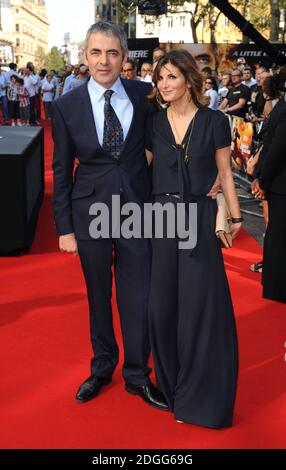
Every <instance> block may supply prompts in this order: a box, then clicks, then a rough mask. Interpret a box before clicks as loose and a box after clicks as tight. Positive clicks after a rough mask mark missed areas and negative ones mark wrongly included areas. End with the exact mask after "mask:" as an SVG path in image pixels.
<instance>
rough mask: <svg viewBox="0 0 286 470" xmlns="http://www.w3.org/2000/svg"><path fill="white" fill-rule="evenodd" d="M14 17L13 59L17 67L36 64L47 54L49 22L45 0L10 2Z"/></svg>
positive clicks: (17, 0)
mask: <svg viewBox="0 0 286 470" xmlns="http://www.w3.org/2000/svg"><path fill="white" fill-rule="evenodd" d="M11 8H12V13H13V17H14V58H15V62H16V64H17V66H18V67H23V66H25V65H26V63H27V62H33V63H35V64H36V63H37V61H38V58H39V55H40V54H47V53H48V50H49V47H48V32H49V22H48V15H47V6H46V3H45V0H11Z"/></svg>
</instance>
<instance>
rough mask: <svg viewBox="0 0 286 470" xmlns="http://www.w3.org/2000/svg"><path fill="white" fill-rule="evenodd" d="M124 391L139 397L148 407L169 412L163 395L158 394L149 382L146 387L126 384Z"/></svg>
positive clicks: (158, 391)
mask: <svg viewBox="0 0 286 470" xmlns="http://www.w3.org/2000/svg"><path fill="white" fill-rule="evenodd" d="M125 390H126V392H128V393H132V394H133V395H139V396H140V397H141V398H142V399H143V400H144V401H145V402H146V403H148V405H151V406H154V407H155V408H158V409H159V410H165V411H167V410H169V406H168V404H167V402H166V400H165V397H164V395H163V393H162V392H160V390H158V389H157V388H156V387H155V386H154V385H153V384H152V382H149V383H148V384H146V385H134V384H131V383H128V382H126V383H125Z"/></svg>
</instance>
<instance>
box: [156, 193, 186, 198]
mask: <svg viewBox="0 0 286 470" xmlns="http://www.w3.org/2000/svg"><path fill="white" fill-rule="evenodd" d="M154 196H155V197H156V196H173V197H176V198H177V199H181V196H180V194H179V193H160V194H154Z"/></svg>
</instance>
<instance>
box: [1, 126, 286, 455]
mask: <svg viewBox="0 0 286 470" xmlns="http://www.w3.org/2000/svg"><path fill="white" fill-rule="evenodd" d="M51 153H52V144H51V136H50V128H49V127H47V128H46V196H45V201H44V205H43V207H42V210H41V214H40V220H39V224H38V230H37V235H36V240H35V242H34V244H33V248H32V250H31V252H30V254H29V255H26V256H22V257H19V258H0V283H1V293H0V322H1V330H0V331H1V350H2V354H1V366H0V370H1V391H0V407H1V411H0V416H1V423H0V446H1V448H283V447H285V444H286V407H285V399H286V393H285V391H286V379H285V376H286V363H285V360H284V354H285V353H286V349H285V347H286V307H285V305H282V304H279V303H276V302H270V301H266V300H263V299H262V298H261V286H260V275H259V274H254V273H251V272H250V271H249V265H250V264H251V263H252V262H255V261H258V260H259V259H260V258H261V248H260V247H259V246H258V245H257V243H256V242H255V241H254V240H253V239H252V238H251V237H249V236H248V235H247V234H246V233H243V234H242V235H241V236H240V238H239V240H238V241H237V242H236V243H235V247H234V248H233V249H231V250H230V251H229V252H227V253H226V254H225V261H226V267H227V272H228V278H229V281H230V286H231V291H232V295H233V300H234V305H235V311H236V316H237V325H238V334H239V345H240V375H239V388H238V397H237V402H236V408H235V422H234V426H233V427H232V428H231V429H226V430H220V431H216V430H208V429H203V428H199V427H196V426H191V425H182V424H178V423H176V422H175V421H174V419H173V417H172V415H171V414H170V413H166V412H161V411H157V410H156V409H153V408H150V407H148V406H147V405H146V404H144V402H143V401H141V400H140V399H139V398H137V397H134V396H131V395H129V394H127V393H126V392H124V390H123V381H122V378H121V372H120V369H119V368H118V369H117V371H116V374H115V376H114V382H113V384H112V385H110V386H108V387H107V388H106V389H104V391H103V392H102V393H101V394H100V395H99V396H98V397H97V398H96V399H95V400H92V401H90V402H88V403H86V404H83V405H80V404H77V403H76V402H75V401H74V395H75V392H76V390H77V387H78V385H79V384H80V383H81V381H82V380H83V379H84V378H86V377H87V376H88V375H89V358H90V356H91V349H90V344H89V331H88V315H87V301H86V296H85V287H84V282H83V277H82V274H81V269H80V265H79V259H78V258H76V257H73V256H68V255H64V254H61V253H59V252H58V249H57V238H56V236H55V234H54V227H53V222H52V217H51V176H52V175H51ZM114 317H115V320H114V321H115V327H116V330H117V331H119V321H118V315H117V312H115V315H114ZM120 343H121V339H120ZM121 352H122V350H121ZM121 358H122V354H121Z"/></svg>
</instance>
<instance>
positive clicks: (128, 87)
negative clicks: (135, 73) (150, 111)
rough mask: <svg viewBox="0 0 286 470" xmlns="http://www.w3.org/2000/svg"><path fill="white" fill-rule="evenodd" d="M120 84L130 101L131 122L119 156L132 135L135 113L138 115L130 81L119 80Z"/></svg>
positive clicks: (136, 102)
mask: <svg viewBox="0 0 286 470" xmlns="http://www.w3.org/2000/svg"><path fill="white" fill-rule="evenodd" d="M121 83H122V85H123V88H124V90H125V91H126V93H127V95H128V98H129V99H130V101H131V103H132V106H133V116H132V121H131V124H130V127H129V130H128V133H127V136H126V138H125V140H124V142H123V145H122V148H121V152H120V154H122V153H123V152H124V148H125V146H126V144H127V142H128V139H129V138H130V136H131V135H132V131H133V127H134V124H135V121H136V117H137V113H138V101H137V96H136V95H135V93H133V90H132V80H122V79H121Z"/></svg>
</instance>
